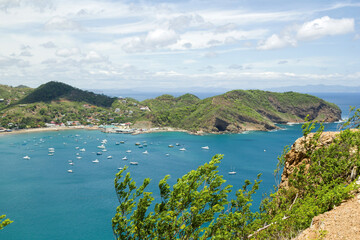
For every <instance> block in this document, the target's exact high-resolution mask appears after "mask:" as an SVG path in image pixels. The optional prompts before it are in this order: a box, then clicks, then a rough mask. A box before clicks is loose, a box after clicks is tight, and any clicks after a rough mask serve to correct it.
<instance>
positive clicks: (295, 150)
mask: <svg viewBox="0 0 360 240" xmlns="http://www.w3.org/2000/svg"><path fill="white" fill-rule="evenodd" d="M337 134H339V133H338V132H323V133H322V134H321V136H320V138H319V142H318V144H317V148H321V147H326V146H328V145H329V144H331V143H332V142H333V141H334V139H335V137H336V135H337ZM313 136H314V133H310V134H309V135H308V136H307V138H306V141H307V142H309V139H311V138H312V137H313ZM285 159H286V162H285V165H284V170H283V173H282V175H281V182H280V186H279V187H280V188H287V187H288V179H289V176H290V175H291V174H292V173H293V172H294V169H295V168H296V167H298V166H299V165H300V164H302V163H306V164H307V167H306V168H308V167H309V160H310V159H309V158H307V155H306V148H305V137H301V138H298V139H297V140H296V141H295V143H294V144H293V145H292V146H291V149H290V151H289V152H288V153H287V154H286V156H285Z"/></svg>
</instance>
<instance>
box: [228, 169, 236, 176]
mask: <svg viewBox="0 0 360 240" xmlns="http://www.w3.org/2000/svg"><path fill="white" fill-rule="evenodd" d="M228 174H229V175H235V174H236V172H235V169H231V171H230V172H228Z"/></svg>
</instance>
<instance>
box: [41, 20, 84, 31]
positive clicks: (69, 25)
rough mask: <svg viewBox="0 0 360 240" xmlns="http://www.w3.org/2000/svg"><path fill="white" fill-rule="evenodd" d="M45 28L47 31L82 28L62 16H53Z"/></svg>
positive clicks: (79, 29) (77, 29)
mask: <svg viewBox="0 0 360 240" xmlns="http://www.w3.org/2000/svg"><path fill="white" fill-rule="evenodd" d="M45 29H46V30H49V31H82V30H84V28H83V27H82V26H81V25H80V24H78V23H76V22H74V21H72V20H70V19H67V18H64V17H53V18H51V19H50V20H49V21H48V22H47V23H46V24H45Z"/></svg>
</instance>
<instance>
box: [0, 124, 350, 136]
mask: <svg viewBox="0 0 360 240" xmlns="http://www.w3.org/2000/svg"><path fill="white" fill-rule="evenodd" d="M341 122H344V121H343V120H340V121H336V122H333V123H341ZM303 123H304V122H288V123H285V124H284V125H288V126H293V125H298V124H303ZM326 123H331V122H326ZM81 129H83V130H99V131H103V128H101V127H98V126H92V127H90V126H85V125H80V126H58V127H40V128H27V129H18V130H12V131H10V132H7V131H4V132H0V136H1V135H9V134H23V133H34V132H55V131H66V130H81ZM281 129H282V128H278V129H272V130H263V129H255V128H249V129H246V130H244V131H239V132H205V131H202V130H200V131H197V132H192V131H189V130H185V129H181V128H174V127H155V128H149V129H134V131H133V132H131V133H129V134H131V135H139V134H147V133H158V132H184V133H187V134H191V135H198V136H203V135H207V134H216V135H219V134H241V133H248V132H252V131H267V132H271V131H274V130H281ZM117 134H128V133H117Z"/></svg>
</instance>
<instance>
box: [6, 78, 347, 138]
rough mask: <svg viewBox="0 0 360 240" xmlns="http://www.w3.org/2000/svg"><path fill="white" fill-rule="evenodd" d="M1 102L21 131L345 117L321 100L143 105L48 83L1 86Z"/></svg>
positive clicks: (253, 126) (183, 99) (216, 126)
mask: <svg viewBox="0 0 360 240" xmlns="http://www.w3.org/2000/svg"><path fill="white" fill-rule="evenodd" d="M2 89H3V90H2ZM1 90H2V92H3V93H2V92H1ZM0 98H4V101H3V102H2V103H0V104H2V105H0V107H1V108H0V109H2V110H1V114H2V118H1V119H0V125H1V126H3V127H7V126H9V123H11V124H10V127H18V128H28V127H39V126H44V124H45V123H47V122H51V121H53V122H55V123H59V124H60V123H66V122H68V121H79V122H80V123H81V124H95V125H99V124H111V123H124V122H131V123H136V122H143V123H144V122H145V123H147V124H146V126H153V127H175V128H180V129H185V130H189V131H192V132H213V133H222V132H234V133H235V132H242V131H247V130H271V129H275V128H277V126H276V125H275V124H276V123H287V122H302V121H303V119H304V118H305V116H306V115H309V118H310V119H311V120H319V121H337V120H339V119H340V117H341V111H340V109H339V108H338V107H337V106H336V105H334V104H331V103H328V102H326V101H324V100H322V99H319V98H317V97H314V96H311V95H307V94H300V93H294V92H287V93H274V92H267V91H260V90H247V91H244V90H234V91H230V92H227V93H225V94H222V95H218V96H214V97H210V98H206V99H203V100H201V99H199V98H198V97H196V96H195V95H192V94H185V95H182V96H180V97H174V96H171V95H168V94H165V95H162V96H159V97H157V98H154V99H147V100H145V101H142V102H139V101H137V100H135V99H132V98H121V99H117V98H110V97H108V96H105V95H100V94H95V93H92V92H88V91H83V90H80V89H77V88H74V87H72V86H70V85H67V84H64V83H60V82H49V83H46V84H43V85H41V86H39V87H38V88H36V89H30V88H12V87H8V86H0Z"/></svg>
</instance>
